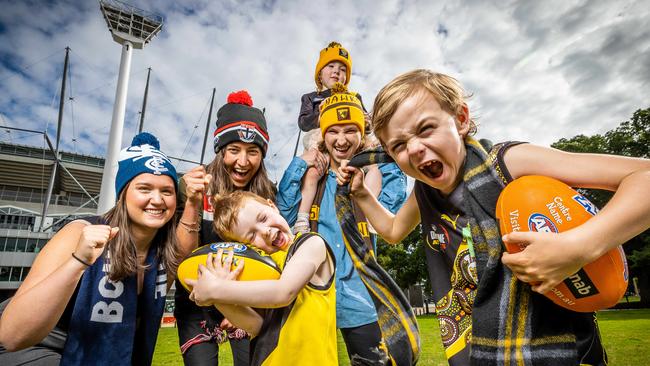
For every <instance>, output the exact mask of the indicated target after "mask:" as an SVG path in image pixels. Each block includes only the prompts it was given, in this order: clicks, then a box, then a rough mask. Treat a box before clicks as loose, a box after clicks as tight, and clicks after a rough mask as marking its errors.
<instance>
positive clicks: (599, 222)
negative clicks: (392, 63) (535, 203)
mask: <svg viewBox="0 0 650 366" xmlns="http://www.w3.org/2000/svg"><path fill="white" fill-rule="evenodd" d="M373 128H374V131H375V134H376V136H377V137H378V138H379V140H380V141H381V144H382V146H383V147H384V150H385V151H386V152H387V153H388V154H389V155H390V156H391V157H392V158H393V159H395V161H396V162H397V164H398V165H399V166H400V168H402V170H403V171H404V172H405V173H406V174H407V175H409V176H411V177H413V178H414V179H416V182H415V185H414V188H413V192H412V193H411V194H410V196H409V198H408V199H407V201H406V203H405V204H404V206H402V208H401V209H400V210H399V211H398V212H397V214H395V215H393V214H391V213H390V212H388V211H387V210H385V209H384V208H383V207H382V206H381V205H380V204H379V203H378V202H377V200H376V199H375V197H374V195H373V194H371V193H370V192H369V191H368V189H367V187H365V186H364V183H363V179H360V178H362V177H363V174H362V173H360V171H359V170H358V169H356V168H352V167H349V166H346V164H341V168H340V169H339V171H338V179H339V183H342V184H343V183H346V182H350V190H351V192H352V195H353V198H354V200H355V201H356V202H357V203H358V204H359V206H360V207H361V209H362V210H363V212H364V213H365V215H366V217H367V219H368V220H369V221H370V223H372V225H373V226H374V227H375V229H377V231H378V233H379V235H381V236H382V237H383V238H384V239H386V240H387V241H388V242H393V243H394V242H399V241H400V240H401V239H402V238H404V237H405V236H406V235H408V233H410V232H411V231H412V230H413V229H414V228H415V227H416V226H417V225H418V224H420V223H421V224H422V234H423V239H424V241H425V242H426V243H427V245H426V246H425V253H426V258H427V264H428V271H429V276H430V278H431V283H432V291H433V294H434V297H435V300H436V309H437V315H438V320H439V322H440V331H441V335H442V341H443V345H444V347H445V353H446V356H447V359H448V362H449V364H450V365H470V364H471V365H497V364H508V365H509V364H514V363H515V362H516V363H517V364H526V365H529V364H530V365H532V364H535V365H578V364H588V365H605V364H606V363H607V357H606V354H605V351H604V349H603V347H602V345H601V342H600V335H599V331H598V325H597V322H596V319H595V315H594V314H593V313H577V312H572V311H570V310H567V309H564V308H561V307H559V306H557V305H555V304H553V303H552V302H551V301H550V300H549V299H547V298H546V297H544V296H542V295H541V294H544V293H546V292H547V291H550V290H551V289H552V288H553V287H555V286H556V285H557V284H558V283H560V282H561V281H563V280H564V279H565V278H567V277H568V276H570V275H572V274H573V273H575V272H576V271H578V270H579V269H580V268H582V267H584V266H585V265H586V264H588V263H591V262H593V261H594V260H596V259H597V258H599V257H600V256H602V255H603V254H605V253H606V252H608V251H609V250H611V249H612V248H615V247H616V246H619V245H621V244H623V243H625V242H626V241H628V240H629V239H631V238H632V237H634V236H635V235H637V234H639V233H641V232H643V231H644V230H646V229H647V228H648V227H650V200H647V199H646V200H639V197H648V195H650V161H648V160H646V159H637V158H627V157H621V156H611V155H600V154H574V153H567V152H562V151H559V150H555V149H551V148H547V147H541V146H535V145H532V144H525V143H514V142H506V143H501V144H497V145H495V146H494V147H492V148H489V147H488V148H487V149H486V148H484V147H483V146H482V145H481V144H480V143H479V142H478V141H477V140H476V139H474V138H473V137H471V135H472V134H473V133H474V132H476V125H475V124H474V121H473V120H472V118H471V115H470V111H469V108H468V106H467V103H466V95H465V92H464V90H463V88H462V86H461V85H460V83H459V82H458V81H457V80H455V79H454V78H452V77H450V76H447V75H444V74H440V73H435V72H432V71H428V70H415V71H411V72H408V73H406V74H403V75H401V76H398V77H397V78H395V79H394V80H393V81H391V82H390V83H389V84H388V85H386V86H385V87H384V88H383V89H382V90H381V91H380V92H379V94H378V96H377V98H376V100H375V105H374V108H373ZM525 175H543V176H548V177H552V178H555V179H558V180H560V181H563V182H565V183H567V184H569V185H570V186H573V187H588V188H600V189H608V190H611V191H615V192H616V193H615V194H614V196H613V198H612V199H611V200H610V201H609V203H608V204H607V205H606V206H605V207H604V208H603V209H602V210H601V211H600V212H599V213H598V214H596V215H595V216H594V217H593V218H591V219H590V220H589V221H587V222H586V223H584V224H582V225H581V226H578V227H576V228H574V229H571V230H569V231H566V232H563V233H559V234H558V233H542V232H514V233H510V234H507V235H504V236H503V237H501V236H500V234H499V225H498V223H497V221H496V218H495V207H496V200H497V198H498V196H499V193H500V192H501V191H502V190H503V188H504V186H505V184H506V183H507V182H509V181H511V180H513V179H516V178H518V177H521V176H525ZM504 243H506V244H513V245H514V244H519V245H522V246H525V249H524V250H523V251H521V252H519V253H516V254H508V253H505V252H504V251H503V248H504ZM470 344H471V347H470Z"/></svg>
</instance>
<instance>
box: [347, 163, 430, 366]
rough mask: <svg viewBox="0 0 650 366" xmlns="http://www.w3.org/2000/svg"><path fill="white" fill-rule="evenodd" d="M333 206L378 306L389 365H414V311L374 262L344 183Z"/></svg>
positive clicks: (417, 352)
mask: <svg viewBox="0 0 650 366" xmlns="http://www.w3.org/2000/svg"><path fill="white" fill-rule="evenodd" d="M373 155H374V154H373ZM335 206H336V215H337V218H338V221H339V223H340V224H341V229H342V231H343V240H344V243H345V247H346V248H347V250H348V253H349V254H350V257H351V258H352V262H353V264H354V267H355V268H356V270H357V272H358V273H359V277H361V280H362V281H363V283H364V284H365V285H366V287H367V289H368V293H369V294H370V297H371V298H372V300H373V302H374V304H375V308H376V309H377V317H378V322H379V327H380V329H381V333H382V337H383V339H384V342H385V344H386V347H387V348H388V355H389V357H390V359H391V364H392V365H396V366H406V365H414V364H415V363H416V362H417V360H418V357H419V355H420V334H419V330H418V326H417V321H416V319H415V314H414V312H413V309H412V308H411V305H410V304H409V301H408V299H407V298H406V296H405V295H404V293H403V292H402V290H401V289H400V288H399V286H398V285H397V284H396V283H395V281H394V280H393V279H392V278H391V277H390V275H389V274H388V272H386V270H385V269H383V268H382V267H381V266H380V265H379V263H377V259H376V257H375V253H374V252H373V250H372V248H371V247H370V246H369V245H367V244H366V242H365V241H364V238H363V237H362V235H361V233H360V232H359V229H358V227H357V223H356V219H355V213H354V209H353V204H352V200H351V198H350V191H349V187H348V186H347V185H346V186H338V187H337V190H336V198H335Z"/></svg>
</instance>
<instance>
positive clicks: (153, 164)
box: [115, 132, 178, 197]
mask: <svg viewBox="0 0 650 366" xmlns="http://www.w3.org/2000/svg"><path fill="white" fill-rule="evenodd" d="M142 173H151V174H155V175H167V176H169V177H171V178H172V180H173V181H174V187H175V188H176V190H178V177H177V176H176V168H174V165H172V162H171V160H169V158H168V157H167V155H165V154H163V153H162V152H161V151H160V143H159V142H158V139H157V138H156V136H154V135H152V134H150V133H148V132H141V133H139V134H137V135H136V136H135V137H134V138H133V141H132V142H131V146H129V147H127V148H125V149H122V151H120V156H119V162H118V167H117V176H116V177H115V195H116V197H119V195H120V192H121V191H122V189H124V187H125V186H126V185H127V184H128V183H129V182H130V181H131V179H133V178H135V177H136V176H138V175H140V174H142Z"/></svg>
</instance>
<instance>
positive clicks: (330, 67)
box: [320, 61, 348, 89]
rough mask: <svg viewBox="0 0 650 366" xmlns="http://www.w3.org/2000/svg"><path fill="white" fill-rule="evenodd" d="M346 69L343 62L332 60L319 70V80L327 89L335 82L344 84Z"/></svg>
mask: <svg viewBox="0 0 650 366" xmlns="http://www.w3.org/2000/svg"><path fill="white" fill-rule="evenodd" d="M347 69H348V68H347V67H346V66H345V64H343V62H341V61H332V62H330V63H328V64H327V65H325V67H323V68H322V69H321V70H320V81H321V83H323V86H324V87H326V88H327V89H331V88H332V87H333V86H334V84H336V83H341V84H345V81H346V79H347Z"/></svg>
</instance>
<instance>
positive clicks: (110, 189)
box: [97, 0, 163, 214]
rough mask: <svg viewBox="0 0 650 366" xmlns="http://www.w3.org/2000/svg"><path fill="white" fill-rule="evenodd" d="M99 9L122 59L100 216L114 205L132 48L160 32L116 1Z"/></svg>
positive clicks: (107, 0) (152, 20)
mask: <svg viewBox="0 0 650 366" xmlns="http://www.w3.org/2000/svg"><path fill="white" fill-rule="evenodd" d="M99 7H100V8H101V10H102V14H103V15H104V20H106V24H107V25H108V30H109V31H110V32H111V35H112V36H113V40H114V41H115V42H117V43H119V44H121V45H122V58H121V60H120V72H119V77H118V79H117V90H116V91H115V104H114V106H113V120H112V122H111V132H110V137H109V140H108V153H107V156H106V162H105V164H104V174H103V176H102V186H101V189H100V192H99V204H98V207H97V213H98V214H103V213H105V212H107V211H108V210H109V209H110V208H111V207H113V205H114V204H115V175H116V174H117V164H118V161H117V160H118V155H119V153H120V148H121V146H122V132H123V130H124V112H125V109H126V94H127V90H128V87H129V80H128V79H129V73H130V70H131V53H132V52H133V49H134V48H137V49H142V48H143V47H144V45H145V44H147V43H149V42H150V41H151V39H152V38H153V37H154V36H155V35H156V34H158V32H160V29H161V28H162V23H163V19H162V17H161V16H159V15H156V14H153V13H150V12H147V11H144V10H141V9H138V8H136V7H134V6H131V5H129V4H127V3H124V2H122V1H119V0H100V1H99Z"/></svg>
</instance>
